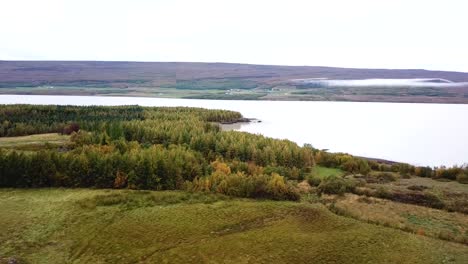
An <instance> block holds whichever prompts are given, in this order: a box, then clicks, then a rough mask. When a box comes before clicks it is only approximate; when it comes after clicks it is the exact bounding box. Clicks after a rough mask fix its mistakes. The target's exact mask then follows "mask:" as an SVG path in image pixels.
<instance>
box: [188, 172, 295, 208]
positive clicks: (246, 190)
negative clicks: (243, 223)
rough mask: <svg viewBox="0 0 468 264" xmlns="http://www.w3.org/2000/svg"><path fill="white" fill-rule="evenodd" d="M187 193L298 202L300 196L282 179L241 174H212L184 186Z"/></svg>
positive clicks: (272, 176)
mask: <svg viewBox="0 0 468 264" xmlns="http://www.w3.org/2000/svg"><path fill="white" fill-rule="evenodd" d="M185 187H186V188H187V190H189V191H205V192H216V193H221V194H225V195H230V196H236V197H246V198H266V199H272V200H291V201H298V200H299V199H300V195H299V193H298V191H297V190H295V189H294V188H293V187H292V186H291V185H290V184H288V183H287V182H286V181H285V180H284V177H282V176H280V175H279V174H276V173H273V174H272V175H265V174H261V175H246V174H245V173H243V172H238V173H232V174H224V173H221V172H220V171H215V172H213V173H212V174H211V175H210V176H207V177H202V178H195V179H194V180H193V182H192V183H187V184H185Z"/></svg>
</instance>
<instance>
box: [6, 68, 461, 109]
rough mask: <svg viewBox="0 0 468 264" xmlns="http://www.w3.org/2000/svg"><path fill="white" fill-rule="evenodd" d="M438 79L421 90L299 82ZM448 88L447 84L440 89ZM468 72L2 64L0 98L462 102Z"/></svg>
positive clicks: (418, 87) (419, 87) (405, 87)
mask: <svg viewBox="0 0 468 264" xmlns="http://www.w3.org/2000/svg"><path fill="white" fill-rule="evenodd" d="M317 78H320V79H328V80H363V79H415V78H418V79H440V80H435V81H434V82H431V83H429V82H428V83H427V84H426V85H423V86H416V87H414V86H412V85H408V86H404V85H403V86H402V85H399V86H392V85H390V86H381V87H375V86H372V85H371V86H368V85H365V86H362V85H357V86H356V85H354V86H342V85H339V84H338V85H337V84H335V85H325V86H321V85H319V86H317V85H315V84H313V85H310V84H304V82H300V81H299V82H298V79H299V80H301V79H305V80H313V79H317ZM446 82H447V83H446ZM467 83H468V73H463V72H444V71H426V70H388V69H349V68H332V67H312V66H271V65H250V64H229V63H193V62H93V61H0V94H63V95H120V96H123V95H125V96H150V97H167V98H206V99H255V100H333V101H383V102H428V103H431V102H434V103H468V84H467Z"/></svg>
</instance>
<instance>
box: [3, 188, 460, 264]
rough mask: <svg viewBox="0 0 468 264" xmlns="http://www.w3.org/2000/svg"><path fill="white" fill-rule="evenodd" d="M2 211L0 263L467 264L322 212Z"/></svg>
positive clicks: (10, 198) (131, 195)
mask: <svg viewBox="0 0 468 264" xmlns="http://www.w3.org/2000/svg"><path fill="white" fill-rule="evenodd" d="M0 208H1V209H2V212H1V214H0V245H1V246H0V259H1V258H2V257H3V258H6V257H11V256H14V257H16V258H18V259H19V260H22V261H24V262H30V263H135V262H141V263H166V262H170V263H188V262H192V263H219V262H223V263H306V262H307V263H311V262H314V263H443V262H444V261H445V262H450V263H451V262H454V263H466V261H467V260H468V247H466V246H462V245H460V244H453V243H449V242H443V241H440V240H434V239H430V238H427V237H422V236H416V235H413V234H409V233H404V232H401V231H397V230H394V229H390V228H384V227H378V226H374V225H369V224H364V223H361V222H358V221H356V220H353V219H350V218H344V217H339V216H336V215H334V214H332V213H331V212H329V211H327V210H326V209H325V208H324V207H323V206H322V205H320V204H307V203H293V202H275V201H254V200H248V199H231V198H226V197H221V196H213V195H203V194H188V193H184V192H146V191H118V190H87V189H78V190H71V189H66V190H64V189H39V190H5V189H3V190H0ZM445 262H444V263H445Z"/></svg>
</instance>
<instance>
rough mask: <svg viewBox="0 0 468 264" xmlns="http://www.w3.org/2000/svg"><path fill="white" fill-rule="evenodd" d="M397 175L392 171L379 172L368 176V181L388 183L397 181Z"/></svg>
mask: <svg viewBox="0 0 468 264" xmlns="http://www.w3.org/2000/svg"><path fill="white" fill-rule="evenodd" d="M396 180H397V177H396V176H395V175H394V174H393V173H391V172H379V173H376V174H374V175H369V176H368V177H366V181H367V182H368V183H388V182H393V181H396Z"/></svg>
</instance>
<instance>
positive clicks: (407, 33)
mask: <svg viewBox="0 0 468 264" xmlns="http://www.w3.org/2000/svg"><path fill="white" fill-rule="evenodd" d="M466 10H468V2H466V1H459V0H458V1H457V0H452V1H444V2H442V1H436V0H429V1H422V0H412V1H402V0H396V1H379V2H376V1H371V0H357V1H353V2H350V1H339V0H331V1H330V0H328V1H324V0H318V1H303V0H290V1H263V0H259V1H255V2H252V1H246V0H240V1H235V2H231V1H229V2H226V1H214V0H200V1H196V2H194V1H186V0H175V1H165V0H162V1H148V0H136V1H131V2H129V1H123V0H118V1H115V0H114V1H108V0H103V1H98V2H97V1H90V0H84V1H70V0H62V1H60V0H44V1H33V0H14V1H12V0H6V1H2V2H1V3H0V24H1V25H2V26H0V36H2V41H1V42H0V60H41V61H43V60H47V61H135V62H206V63H246V64H257V65H284V66H321V67H338V68H366V69H367V68H370V69H425V70H436V71H458V72H468V52H466V47H467V46H468V36H467V35H466V34H463V32H464V31H465V26H466V25H468V17H467V16H466V15H465V11H466Z"/></svg>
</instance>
